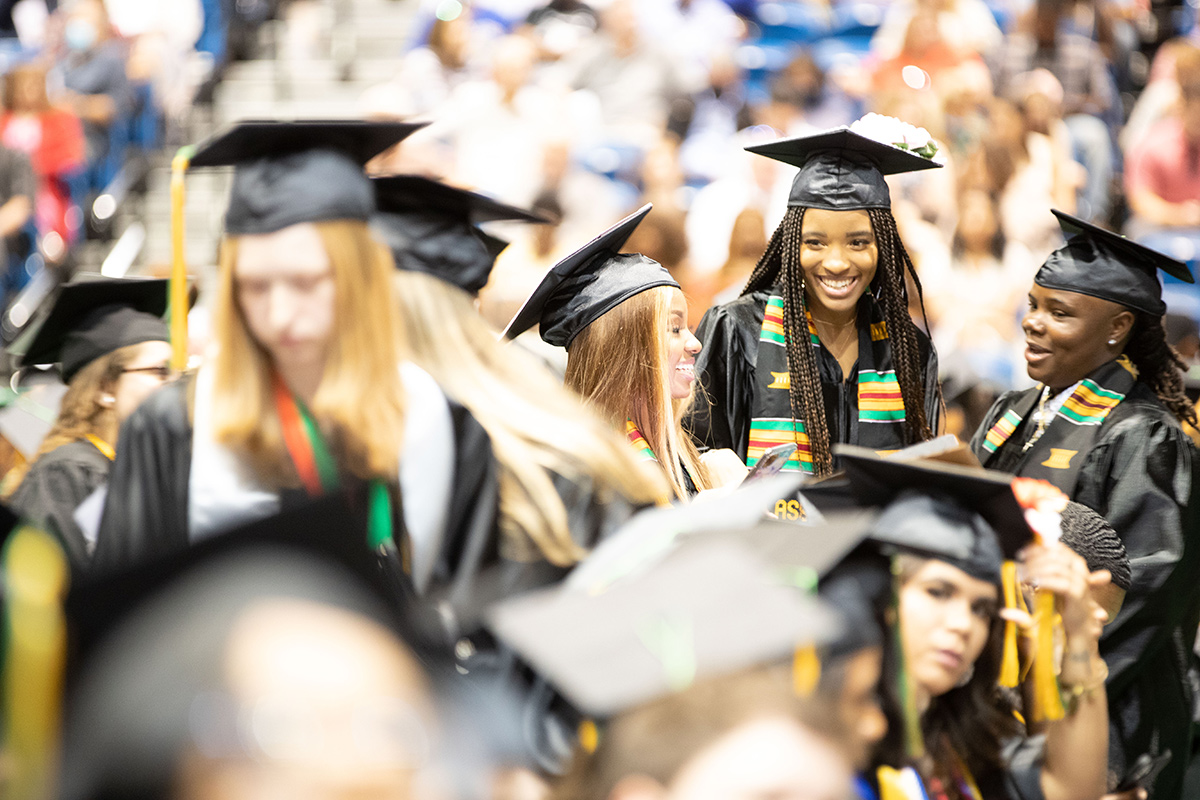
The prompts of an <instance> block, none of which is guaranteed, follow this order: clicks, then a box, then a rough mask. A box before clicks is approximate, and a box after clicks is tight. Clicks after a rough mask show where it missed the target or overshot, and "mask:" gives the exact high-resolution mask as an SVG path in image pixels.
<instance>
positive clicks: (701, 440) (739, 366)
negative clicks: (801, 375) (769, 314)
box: [684, 295, 762, 461]
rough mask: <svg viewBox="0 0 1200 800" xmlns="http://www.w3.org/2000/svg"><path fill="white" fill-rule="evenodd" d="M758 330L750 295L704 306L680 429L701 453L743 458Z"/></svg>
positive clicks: (755, 306)
mask: <svg viewBox="0 0 1200 800" xmlns="http://www.w3.org/2000/svg"><path fill="white" fill-rule="evenodd" d="M756 312H757V321H756V320H755V315H756ZM761 327H762V308H760V307H759V304H758V303H757V298H756V297H755V296H754V295H750V296H747V297H742V298H738V299H737V300H735V301H733V302H732V303H726V304H725V305H720V306H714V307H712V308H710V309H709V310H708V311H706V312H704V317H703V318H702V319H701V320H700V325H699V326H698V327H697V328H696V338H698V339H699V340H700V343H701V345H703V349H701V351H700V352H699V353H698V354H697V356H696V376H697V378H698V381H697V389H696V400H695V403H694V404H693V406H692V410H691V412H690V413H689V414H688V417H687V419H686V420H685V421H684V428H685V429H686V430H688V431H689V432H690V433H691V435H692V438H693V439H694V440H695V442H696V446H697V447H699V448H700V449H701V450H702V451H703V450H709V449H720V448H729V449H731V450H733V451H735V452H736V453H737V454H738V455H739V456H740V457H741V458H742V460H743V461H744V460H745V458H746V444H747V441H748V439H749V436H750V419H751V417H752V414H753V409H752V405H753V402H754V367H755V364H756V363H757V361H758V345H757V340H758V331H759V329H760V328H761Z"/></svg>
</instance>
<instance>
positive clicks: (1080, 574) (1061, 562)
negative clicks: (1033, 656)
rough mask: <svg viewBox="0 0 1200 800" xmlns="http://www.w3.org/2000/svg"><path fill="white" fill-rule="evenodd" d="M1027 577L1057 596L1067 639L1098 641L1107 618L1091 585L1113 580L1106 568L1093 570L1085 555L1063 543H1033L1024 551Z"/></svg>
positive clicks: (1103, 583)
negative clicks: (1045, 544)
mask: <svg viewBox="0 0 1200 800" xmlns="http://www.w3.org/2000/svg"><path fill="white" fill-rule="evenodd" d="M1024 572H1025V580H1026V581H1027V582H1028V583H1030V584H1032V585H1033V586H1034V587H1035V588H1037V589H1040V590H1044V591H1049V592H1053V593H1054V595H1055V596H1056V597H1057V598H1058V610H1059V614H1060V615H1061V616H1062V625H1063V633H1064V634H1066V637H1067V639H1068V640H1079V641H1088V642H1098V641H1099V640H1100V632H1101V631H1102V630H1103V628H1104V623H1105V621H1106V620H1107V619H1108V614H1107V612H1105V611H1104V609H1103V608H1101V606H1100V604H1099V603H1097V602H1096V600H1095V599H1094V598H1093V597H1092V588H1093V587H1099V586H1103V585H1105V584H1107V583H1109V582H1110V581H1111V580H1112V576H1111V575H1110V574H1109V573H1108V572H1107V571H1100V572H1096V573H1091V572H1089V571H1088V567H1087V562H1086V561H1084V560H1083V557H1082V556H1080V555H1079V554H1077V553H1076V552H1075V551H1073V550H1071V549H1070V548H1069V547H1067V546H1065V545H1062V544H1053V545H1049V546H1044V545H1034V546H1033V547H1029V548H1027V549H1026V550H1025V554H1024Z"/></svg>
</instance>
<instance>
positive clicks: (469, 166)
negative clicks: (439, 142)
mask: <svg viewBox="0 0 1200 800" xmlns="http://www.w3.org/2000/svg"><path fill="white" fill-rule="evenodd" d="M536 58H537V49H536V47H535V45H534V44H533V42H531V41H530V40H529V39H528V38H526V37H524V36H508V37H505V38H504V39H501V40H500V41H499V42H497V44H496V47H495V49H494V50H493V51H492V63H491V75H490V76H489V77H488V78H487V79H486V80H480V81H469V82H467V83H464V84H462V85H461V86H459V87H458V88H457V89H456V90H455V92H454V95H453V97H452V98H451V101H450V103H449V104H448V107H447V108H446V109H445V113H444V123H443V124H442V125H439V128H441V129H442V130H444V131H447V133H446V134H444V135H448V136H449V138H450V139H451V140H452V141H453V147H454V153H455V168H454V171H453V173H452V174H453V177H454V181H453V182H456V183H460V184H462V185H465V186H471V187H474V188H477V189H478V190H479V191H482V192H485V193H487V194H492V195H495V196H497V197H500V198H503V199H504V200H505V201H506V202H511V203H517V204H520V205H528V204H529V203H531V202H533V199H534V197H535V196H536V195H537V191H538V185H539V182H540V180H541V176H540V173H541V160H542V142H543V140H544V139H545V137H546V136H547V135H549V134H552V133H555V132H561V131H562V129H563V128H565V127H566V126H567V124H568V122H569V120H568V119H566V118H565V117H566V115H565V114H564V113H563V111H562V106H561V104H560V102H559V99H560V98H558V97H556V96H555V94H554V93H553V92H552V91H550V90H548V89H545V88H543V87H541V86H539V85H537V84H535V83H533V82H531V80H530V79H531V77H532V75H533V69H534V66H535V63H536Z"/></svg>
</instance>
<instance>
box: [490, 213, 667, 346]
mask: <svg viewBox="0 0 1200 800" xmlns="http://www.w3.org/2000/svg"><path fill="white" fill-rule="evenodd" d="M650 209H651V205H650V204H649V203H647V204H646V205H645V206H642V207H641V208H640V209H638V210H637V211H635V212H634V213H632V214H630V215H629V216H628V217H626V218H625V219H623V220H621V221H620V222H618V223H617V224H616V225H614V226H612V227H611V228H609V229H608V230H606V231H605V232H604V233H602V234H600V235H599V236H597V237H596V238H595V239H593V240H592V241H591V242H589V243H588V244H586V245H584V246H583V247H581V248H580V249H578V250H576V251H575V252H574V253H571V255H569V256H567V257H566V258H564V259H563V260H562V261H560V262H558V263H557V264H555V265H554V266H553V267H551V268H550V271H549V272H547V273H546V277H544V278H542V282H541V283H539V284H538V287H537V288H536V289H534V290H533V294H531V295H530V296H529V299H528V300H526V301H525V305H523V306H522V307H521V310H520V311H518V312H517V315H516V316H515V317H513V319H512V322H510V323H508V328H507V329H505V331H504V335H505V337H507V338H509V339H513V338H516V337H517V336H519V335H521V334H522V333H524V332H525V331H527V330H529V329H530V328H532V327H533V326H534V325H539V324H540V325H541V328H540V332H541V335H542V338H543V339H544V340H546V341H547V342H549V343H550V344H552V345H555V346H558V347H570V345H571V342H573V341H574V340H575V337H576V336H578V335H579V333H580V332H581V331H582V330H583V329H584V328H586V327H587V326H588V325H591V324H592V323H593V322H595V321H596V320H598V319H599V318H600V317H602V316H604V315H605V314H607V313H608V312H609V311H611V310H613V309H614V308H616V307H617V306H618V305H620V304H621V303H623V302H625V301H626V300H628V299H629V298H631V297H633V296H634V295H635V294H639V293H641V292H644V291H646V290H647V289H653V288H654V287H656V286H674V287H675V288H679V283H678V282H677V281H676V280H675V279H674V278H672V277H671V273H669V272H667V270H666V268H664V267H663V266H662V265H661V264H659V263H658V262H657V261H654V260H652V259H649V258H646V257H645V256H643V255H640V254H638V253H627V254H623V255H622V254H620V251H621V247H622V246H624V244H625V242H626V240H628V239H629V236H630V234H632V233H633V229H634V228H636V227H637V226H638V223H640V222H641V221H642V220H643V219H645V217H646V215H647V214H649V213H650Z"/></svg>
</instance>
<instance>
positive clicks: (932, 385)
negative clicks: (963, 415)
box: [917, 331, 944, 436]
mask: <svg viewBox="0 0 1200 800" xmlns="http://www.w3.org/2000/svg"><path fill="white" fill-rule="evenodd" d="M917 333H918V336H919V337H920V347H921V349H922V350H924V351H925V367H924V369H925V371H924V373H923V377H924V379H925V380H924V387H925V421H926V422H927V423H928V424H929V430H930V431H931V432H932V433H933V435H934V436H937V435H938V425H940V424H941V421H942V412H943V411H944V409H943V407H942V397H941V393H940V392H939V391H938V390H939V387H940V386H941V382H940V380H939V376H938V356H937V349H936V348H934V346H933V342H931V341H930V340H929V337H927V336H926V335H925V333H924V332H923V331H917Z"/></svg>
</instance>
